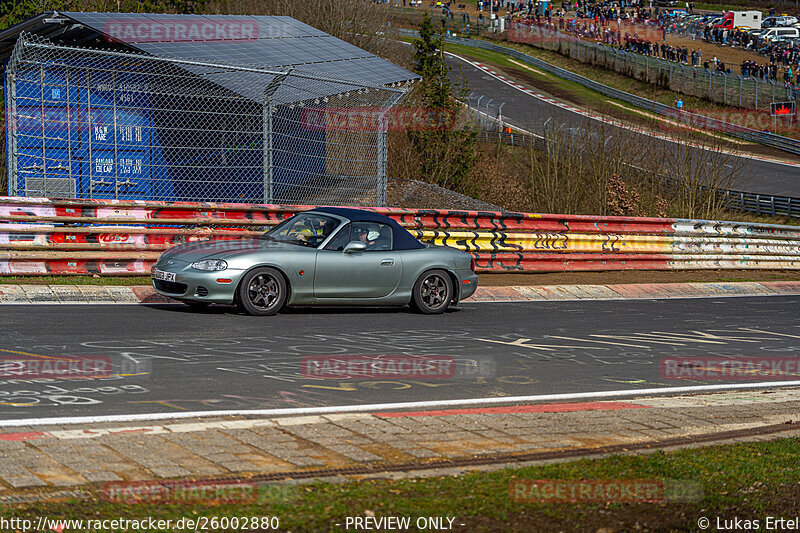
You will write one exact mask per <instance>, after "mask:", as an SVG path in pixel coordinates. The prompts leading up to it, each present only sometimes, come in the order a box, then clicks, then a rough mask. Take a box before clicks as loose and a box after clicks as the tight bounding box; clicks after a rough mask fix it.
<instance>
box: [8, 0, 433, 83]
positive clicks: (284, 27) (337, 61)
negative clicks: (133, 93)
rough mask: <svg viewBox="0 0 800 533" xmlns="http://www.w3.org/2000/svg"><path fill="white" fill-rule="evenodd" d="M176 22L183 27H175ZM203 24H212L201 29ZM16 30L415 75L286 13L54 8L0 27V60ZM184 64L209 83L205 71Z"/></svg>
mask: <svg viewBox="0 0 800 533" xmlns="http://www.w3.org/2000/svg"><path fill="white" fill-rule="evenodd" d="M180 28H183V29H184V31H183V32H180ZM208 28H211V30H209V31H204V30H205V29H208ZM243 28H244V29H247V30H249V31H247V32H245V31H244V30H243ZM193 30H194V32H193ZM23 31H25V32H31V33H34V34H37V35H39V36H41V37H44V38H46V39H48V40H50V41H52V42H54V43H57V44H64V45H67V46H72V45H80V46H91V47H93V48H95V47H101V48H109V47H117V48H123V49H125V48H127V49H134V50H137V51H141V52H144V53H146V54H149V55H152V56H154V57H160V58H169V59H185V60H190V61H195V62H206V63H214V64H229V65H230V64H241V65H251V66H258V67H261V68H268V69H274V70H280V71H286V70H289V69H292V70H297V71H302V72H306V73H309V74H315V75H319V76H323V77H334V78H339V79H342V80H347V79H349V80H353V81H358V82H361V83H365V84H367V85H381V86H383V85H391V84H396V83H404V82H408V81H411V80H415V79H418V78H419V76H418V75H417V74H414V73H413V72H410V71H408V70H406V69H404V68H402V67H399V66H397V65H395V64H393V63H391V62H389V61H387V60H385V59H382V58H380V57H378V56H376V55H374V54H371V53H369V52H366V51H364V50H362V49H360V48H358V47H357V46H354V45H352V44H349V43H347V42H345V41H342V40H341V39H337V38H336V37H333V36H331V35H328V34H327V33H325V32H323V31H320V30H318V29H316V28H314V27H312V26H309V25H307V24H303V23H302V22H299V21H297V20H295V19H293V18H291V17H285V16H266V15H250V16H239V15H170V14H147V13H86V12H56V11H54V12H51V13H43V14H41V15H38V16H36V17H33V18H31V19H28V20H26V21H23V22H21V23H19V24H16V25H14V26H12V27H10V28H7V29H6V30H4V31H2V32H0V60H4V59H5V58H7V57H8V56H9V55H10V54H11V50H12V49H13V46H14V44H15V42H16V39H17V37H18V36H19V34H20V33H21V32H23ZM184 68H186V67H184ZM187 70H192V71H193V72H194V73H195V74H198V75H201V76H203V77H208V79H209V80H210V81H214V80H213V73H212V72H209V71H208V69H204V68H202V67H201V68H194V69H192V68H187Z"/></svg>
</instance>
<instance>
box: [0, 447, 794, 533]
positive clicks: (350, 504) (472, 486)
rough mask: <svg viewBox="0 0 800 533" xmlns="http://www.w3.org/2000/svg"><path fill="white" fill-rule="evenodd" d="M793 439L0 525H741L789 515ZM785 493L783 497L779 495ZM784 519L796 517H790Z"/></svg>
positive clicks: (63, 511) (78, 510)
mask: <svg viewBox="0 0 800 533" xmlns="http://www.w3.org/2000/svg"><path fill="white" fill-rule="evenodd" d="M798 454H800V440H798V439H796V438H787V439H780V440H775V441H771V442H760V443H748V444H734V445H722V446H712V447H706V448H696V449H687V450H680V451H675V452H669V453H664V452H656V453H651V454H646V455H639V456H612V457H608V458H605V459H597V460H588V459H586V460H578V461H571V462H567V463H561V464H551V465H545V466H536V467H526V468H517V469H506V470H501V471H496V472H476V473H470V474H466V475H458V476H447V477H436V478H425V479H407V480H399V481H391V480H362V481H352V482H346V483H342V484H331V483H322V482H315V483H313V484H310V485H302V486H297V485H290V486H286V485H282V486H271V487H265V488H264V492H262V493H261V496H260V498H259V501H257V502H252V503H244V504H239V505H233V504H227V505H215V506H207V505H200V504H188V505H145V504H134V505H123V504H118V503H109V502H107V501H104V500H103V499H102V497H101V496H100V495H101V494H102V491H98V499H97V500H96V501H91V502H80V503H77V502H65V503H64V502H62V503H37V504H29V505H19V506H13V507H12V506H9V505H6V506H4V507H3V509H2V510H0V516H3V517H6V518H9V517H13V516H16V517H31V516H34V517H36V516H50V517H54V516H58V517H61V518H84V519H87V518H92V519H100V518H112V517H125V518H131V519H132V518H137V517H139V518H141V517H146V516H152V517H154V518H161V519H167V518H171V519H173V520H177V519H179V518H180V517H198V516H217V517H220V516H229V517H234V516H240V517H241V516H277V517H279V519H280V529H281V530H282V531H327V530H333V529H337V530H341V529H342V528H336V527H335V526H334V524H335V523H342V524H344V521H345V518H346V517H347V516H364V515H365V513H369V512H372V513H374V514H375V516H376V517H382V516H409V517H413V518H414V519H416V517H420V516H450V517H456V521H455V523H457V524H458V523H464V524H466V528H465V529H462V528H460V527H459V528H456V529H461V530H463V531H475V530H481V529H487V530H511V529H513V530H518V531H522V530H527V531H534V530H539V531H541V530H551V529H552V528H553V527H554V526H556V525H558V524H561V525H562V527H560V528H559V529H569V530H578V531H587V530H591V531H596V530H598V529H599V528H600V527H602V526H603V524H604V523H605V524H612V523H613V524H614V525H615V528H614V529H615V530H627V531H631V530H634V529H639V526H635V525H634V524H635V523H639V524H640V525H641V526H643V527H645V529H647V527H648V526H649V528H650V530H653V529H657V530H669V529H673V530H681V531H685V530H687V529H690V528H692V526H693V525H694V524H695V523H696V521H697V519H698V517H699V516H707V517H712V520H713V517H715V516H720V515H723V514H727V512H726V511H727V510H728V509H732V508H735V509H736V515H738V516H739V517H740V518H762V519H763V515H764V514H776V515H778V516H781V514H782V515H783V516H787V517H789V516H790V515H789V514H788V513H789V512H792V509H794V512H796V509H797V503H796V490H795V489H794V487H796V486H797V484H798V483H800V469H798V468H797V456H798ZM525 479H528V480H543V479H544V480H592V479H596V480H674V482H677V483H679V484H686V485H689V486H690V487H691V488H694V489H696V488H698V486H699V487H701V488H702V490H701V493H700V494H699V495H698V494H697V493H695V496H696V497H695V498H694V499H692V501H688V502H672V503H664V502H660V503H605V502H602V503H591V504H569V503H558V504H543V503H530V502H526V503H523V502H515V501H512V500H511V498H510V496H509V486H510V483H512V482H513V481H514V480H525ZM787 489H789V490H787ZM791 516H794V514H792V515H791Z"/></svg>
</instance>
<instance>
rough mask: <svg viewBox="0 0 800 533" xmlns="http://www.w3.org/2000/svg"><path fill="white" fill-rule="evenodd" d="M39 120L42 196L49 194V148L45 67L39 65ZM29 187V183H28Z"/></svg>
mask: <svg viewBox="0 0 800 533" xmlns="http://www.w3.org/2000/svg"><path fill="white" fill-rule="evenodd" d="M39 109H40V111H39V113H40V115H39V120H40V121H41V123H42V196H45V197H46V196H47V148H46V147H45V140H44V138H45V131H44V67H39ZM26 189H27V184H26Z"/></svg>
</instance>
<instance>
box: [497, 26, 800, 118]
mask: <svg viewBox="0 0 800 533" xmlns="http://www.w3.org/2000/svg"><path fill="white" fill-rule="evenodd" d="M508 40H509V41H512V42H516V43H525V44H530V45H532V46H535V47H537V48H543V49H545V50H551V51H553V52H556V53H559V54H561V55H564V56H567V57H570V58H572V59H577V60H578V61H582V62H584V63H589V64H592V65H598V66H601V67H604V68H607V69H609V70H614V71H616V72H619V73H622V74H625V75H627V76H631V77H633V78H636V79H638V80H641V81H644V82H646V83H651V84H655V85H658V86H660V87H664V88H666V89H669V90H670V91H675V92H679V93H681V94H686V95H690V96H696V97H698V98H706V99H708V100H710V101H712V102H716V103H720V104H725V105H729V106H734V107H741V108H746V109H764V110H767V111H769V109H770V104H771V103H772V102H782V101H786V100H789V99H791V100H794V99H797V97H798V96H800V94H798V91H797V89H795V88H793V87H791V86H786V85H784V84H783V83H775V82H774V81H773V80H770V79H760V78H755V77H743V76H741V75H738V74H728V73H724V72H721V71H713V70H709V69H706V68H703V67H702V66H692V65H686V64H683V63H678V62H675V61H668V60H666V59H661V58H658V57H654V56H648V55H643V54H639V53H636V52H626V51H625V50H619V49H617V48H613V47H611V46H608V45H605V44H600V43H594V42H590V41H584V40H582V39H578V38H576V37H573V36H570V35H567V34H565V33H562V32H559V31H553V30H551V29H548V28H543V27H540V26H536V25H527V24H523V23H520V22H512V23H511V27H510V28H509V32H508Z"/></svg>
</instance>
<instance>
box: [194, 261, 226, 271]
mask: <svg viewBox="0 0 800 533" xmlns="http://www.w3.org/2000/svg"><path fill="white" fill-rule="evenodd" d="M192 268H193V269H195V270H206V271H214V270H225V269H226V268H228V263H226V262H225V261H222V260H220V259H204V260H203V261H196V262H194V263H192Z"/></svg>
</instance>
